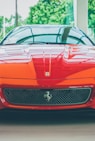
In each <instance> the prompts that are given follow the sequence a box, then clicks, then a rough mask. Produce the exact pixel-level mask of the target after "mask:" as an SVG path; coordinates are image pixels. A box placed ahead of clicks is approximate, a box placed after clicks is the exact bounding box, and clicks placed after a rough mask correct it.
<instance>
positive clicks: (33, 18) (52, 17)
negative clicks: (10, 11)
mask: <svg viewBox="0 0 95 141" xmlns="http://www.w3.org/2000/svg"><path fill="white" fill-rule="evenodd" d="M71 11H73V3H72V0H67V1H66V0H40V1H39V2H38V4H37V5H35V6H34V7H30V13H29V17H28V18H27V23H28V24H71V23H72V22H73V20H74V19H73V14H72V13H73V12H71Z"/></svg>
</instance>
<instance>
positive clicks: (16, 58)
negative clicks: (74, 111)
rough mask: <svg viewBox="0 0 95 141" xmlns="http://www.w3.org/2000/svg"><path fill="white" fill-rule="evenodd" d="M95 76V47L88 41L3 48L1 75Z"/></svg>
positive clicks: (1, 49) (74, 77) (10, 76)
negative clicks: (75, 43)
mask: <svg viewBox="0 0 95 141" xmlns="http://www.w3.org/2000/svg"><path fill="white" fill-rule="evenodd" d="M88 77H95V48H94V47H92V46H84V45H82V46H81V45H59V44H40V45H39V44H35V45H8V46H2V47H1V48H0V78H14V79H36V80H37V79H76V78H88Z"/></svg>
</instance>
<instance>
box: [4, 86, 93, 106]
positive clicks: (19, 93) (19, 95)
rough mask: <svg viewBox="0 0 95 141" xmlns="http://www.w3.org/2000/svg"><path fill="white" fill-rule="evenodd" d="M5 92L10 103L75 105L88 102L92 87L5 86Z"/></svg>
mask: <svg viewBox="0 0 95 141" xmlns="http://www.w3.org/2000/svg"><path fill="white" fill-rule="evenodd" d="M3 94H4V96H5V98H6V100H7V101H8V102H9V103H12V104H18V105H74V104H83V103H86V102H87V101H88V99H89V98H90V94H91V89H90V88H69V89H25V88H21V89H19V88H4V89H3Z"/></svg>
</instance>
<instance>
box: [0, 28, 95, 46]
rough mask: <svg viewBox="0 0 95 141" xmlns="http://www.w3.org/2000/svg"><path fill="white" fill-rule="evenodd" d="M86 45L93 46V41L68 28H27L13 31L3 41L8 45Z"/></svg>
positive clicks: (78, 31) (76, 30) (74, 29)
mask: <svg viewBox="0 0 95 141" xmlns="http://www.w3.org/2000/svg"><path fill="white" fill-rule="evenodd" d="M35 43H54V44H85V45H92V44H93V43H92V42H91V40H90V39H89V38H88V37H87V36H86V35H85V34H84V33H83V32H82V31H81V30H79V29H77V28H74V27H73V28H72V27H68V26H25V27H18V28H16V29H14V30H13V31H11V32H10V33H9V34H8V35H7V36H6V38H5V39H4V40H3V41H2V44H3V45H7V44H35Z"/></svg>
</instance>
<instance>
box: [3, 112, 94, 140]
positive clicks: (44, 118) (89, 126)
mask: <svg viewBox="0 0 95 141" xmlns="http://www.w3.org/2000/svg"><path fill="white" fill-rule="evenodd" d="M92 140H95V112H90V111H86V112H84V111H81V112H79V111H78V112H74V111H64V112H49V111H48V112H42V111H41V112H31V111H28V112H27V111H1V112H0V141H92Z"/></svg>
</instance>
